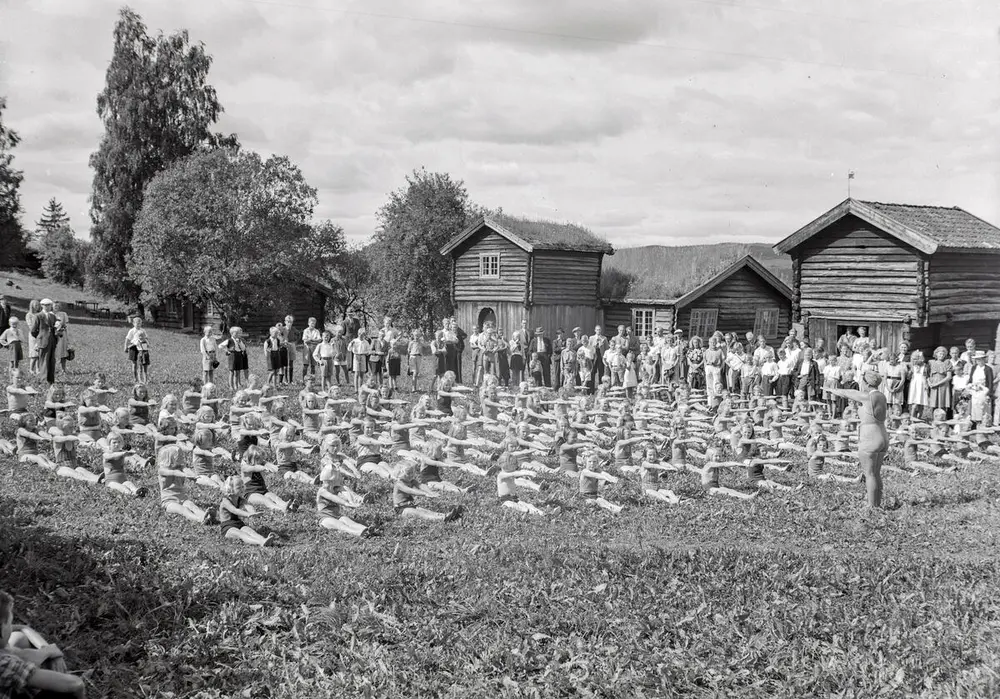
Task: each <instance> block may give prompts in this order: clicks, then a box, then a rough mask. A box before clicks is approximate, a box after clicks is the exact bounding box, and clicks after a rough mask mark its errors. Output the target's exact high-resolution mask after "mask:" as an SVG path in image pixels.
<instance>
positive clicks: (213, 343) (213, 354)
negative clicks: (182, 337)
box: [198, 325, 219, 383]
mask: <svg viewBox="0 0 1000 699" xmlns="http://www.w3.org/2000/svg"><path fill="white" fill-rule="evenodd" d="M198 350H199V351H200V352H201V373H202V382H204V383H211V382H212V377H213V376H215V369H216V367H218V366H219V338H218V336H217V335H216V334H215V332H214V331H213V330H212V326H211V325H206V326H205V327H204V328H202V335H201V340H200V341H199V342H198Z"/></svg>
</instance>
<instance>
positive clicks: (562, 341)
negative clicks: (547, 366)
mask: <svg viewBox="0 0 1000 699" xmlns="http://www.w3.org/2000/svg"><path fill="white" fill-rule="evenodd" d="M564 349H566V333H565V331H564V330H563V329H562V328H559V330H557V331H556V339H555V340H553V341H552V388H554V389H555V390H557V391H558V390H559V386H560V385H561V384H562V351H563V350H564Z"/></svg>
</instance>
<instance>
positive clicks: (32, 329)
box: [28, 299, 61, 385]
mask: <svg viewBox="0 0 1000 699" xmlns="http://www.w3.org/2000/svg"><path fill="white" fill-rule="evenodd" d="M40 306H41V312H39V313H38V314H36V315H35V316H34V317H33V318H32V319H31V325H30V326H29V328H28V331H29V333H30V335H31V337H33V338H35V343H36V347H37V348H38V371H39V372H43V371H44V372H45V381H46V382H47V383H49V384H50V385H51V384H54V383H55V382H56V343H57V342H58V337H57V333H58V332H59V331H60V330H61V328H60V327H59V325H58V320H57V318H56V314H55V313H53V312H52V299H42V302H41V304H40Z"/></svg>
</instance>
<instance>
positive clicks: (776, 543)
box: [0, 326, 1000, 697]
mask: <svg viewBox="0 0 1000 699" xmlns="http://www.w3.org/2000/svg"><path fill="white" fill-rule="evenodd" d="M76 330H77V334H76V335H75V337H76V343H77V350H78V359H77V360H76V361H75V362H74V363H73V366H72V371H73V373H72V375H71V376H70V377H69V381H68V383H69V384H70V388H71V390H77V389H79V388H80V387H82V385H83V384H84V383H85V382H86V381H89V379H90V378H91V375H92V373H93V372H94V371H96V370H97V369H98V368H100V369H102V370H105V371H107V372H108V373H109V377H110V380H111V382H112V383H113V384H115V385H116V386H118V388H119V390H121V391H124V390H125V389H127V387H128V386H129V385H130V383H131V373H130V367H129V365H128V364H127V362H126V361H125V356H124V354H123V353H122V352H121V342H122V338H123V336H124V328H118V327H102V326H80V327H78V328H76ZM151 341H152V345H153V365H152V367H151V368H152V388H153V392H154V395H156V396H157V397H159V396H161V395H162V394H163V393H165V392H166V391H168V390H169V391H176V390H178V389H180V388H181V387H182V386H183V385H184V383H185V382H186V379H187V378H189V377H190V376H194V375H196V374H197V372H198V371H199V366H198V360H197V341H196V338H193V337H191V336H184V335H176V334H171V333H166V332H162V331H156V330H153V331H151ZM251 361H252V367H253V368H254V369H255V370H261V369H262V368H263V367H262V365H263V360H262V357H261V356H260V354H259V353H257V352H255V353H254V354H253V355H252V357H251ZM219 383H220V384H221V383H224V381H220V382H219ZM296 390H297V389H296ZM9 434H10V432H9V428H7V427H5V428H4V435H5V436H9ZM795 477H796V478H797V477H798V476H797V475H796V476H795ZM137 478H138V479H139V480H142V481H144V482H146V483H149V484H152V483H153V476H152V474H151V473H149V474H142V475H137ZM998 480H1000V479H998V478H997V472H996V470H995V469H993V468H991V467H989V466H979V465H977V466H973V467H969V468H967V469H964V470H962V471H960V472H959V473H957V474H955V475H948V476H934V477H931V476H927V477H919V478H909V477H901V476H898V475H896V474H891V473H890V474H889V475H888V477H887V488H886V489H887V493H888V496H889V497H888V502H889V509H888V510H887V511H885V512H879V513H869V512H866V511H865V509H864V508H863V498H862V493H861V491H860V490H859V489H858V488H857V487H855V486H836V485H815V484H807V486H806V487H805V488H804V489H803V490H801V491H799V492H796V493H793V494H790V495H789V496H787V497H785V496H781V495H769V494H765V495H762V496H761V497H760V498H758V500H757V501H755V502H753V503H749V504H748V503H745V502H738V501H730V500H726V499H718V498H707V497H705V496H704V495H703V494H702V493H701V491H700V490H699V489H698V488H697V487H696V483H695V481H694V480H693V479H691V480H685V481H681V482H680V483H678V484H677V486H676V490H677V491H678V494H679V495H681V497H682V498H684V502H682V504H681V505H679V506H677V507H669V506H663V505H653V504H647V503H646V502H645V501H643V500H642V499H641V498H640V496H639V494H638V490H637V489H636V488H635V487H634V486H632V485H630V484H628V483H625V482H623V483H621V484H619V485H618V486H615V487H614V488H612V490H611V491H610V495H609V497H611V498H612V499H615V500H616V501H618V502H623V503H625V504H626V506H627V507H626V510H625V511H624V512H623V513H622V514H621V515H620V516H618V517H614V516H611V515H608V514H605V513H603V512H600V513H599V512H595V511H592V510H589V509H584V508H583V507H581V506H579V505H577V504H576V500H575V498H574V495H573V489H572V488H571V487H570V485H569V484H562V483H559V484H556V485H554V487H553V489H552V490H551V491H550V492H549V493H547V494H546V496H550V497H554V498H556V499H557V500H559V501H561V502H562V503H563V504H564V505H565V506H566V507H565V510H564V512H563V513H562V514H560V515H558V516H557V517H555V518H552V519H548V520H541V519H527V518H523V517H521V516H519V515H516V514H514V513H512V512H510V511H507V510H504V509H502V508H499V507H497V506H496V505H495V503H494V499H493V497H492V496H493V493H492V488H491V486H490V484H485V483H484V485H483V487H482V488H481V489H480V490H478V491H476V492H473V493H470V494H468V495H465V496H462V502H464V503H465V504H466V506H467V514H466V516H465V518H464V519H463V520H461V521H460V522H458V523H456V524H452V525H428V524H422V523H408V522H401V521H399V520H397V519H395V518H393V516H392V513H391V509H390V507H389V505H388V487H387V485H386V484H384V483H381V482H377V481H374V480H370V481H365V483H364V484H363V485H362V487H363V488H365V489H369V490H373V491H374V492H376V493H377V494H378V495H379V497H378V502H377V503H376V504H374V505H371V506H367V507H365V508H364V509H363V510H362V511H361V512H360V513H359V515H358V517H359V519H362V520H364V521H368V522H376V523H381V524H382V525H383V527H384V536H382V537H381V538H376V539H370V540H355V539H350V538H347V537H343V536H339V535H336V534H333V533H330V532H326V531H322V530H320V529H319V528H318V527H317V526H316V519H315V516H314V515H313V513H312V512H309V511H305V510H303V511H301V512H298V513H293V514H286V515H279V514H274V513H270V514H266V515H264V516H263V517H262V518H261V523H262V525H263V527H264V528H267V529H271V530H273V531H275V532H277V533H278V534H279V535H281V536H282V537H283V538H282V545H281V546H279V547H277V548H274V549H263V550H259V549H251V548H249V547H245V546H241V545H238V544H236V543H234V542H232V541H224V540H221V539H220V538H219V535H218V531H217V528H207V527H202V526H198V525H194V524H190V523H187V522H185V521H183V520H180V519H178V518H176V517H169V516H166V515H164V514H163V513H162V511H161V510H160V509H159V507H158V505H157V501H156V499H155V498H151V499H148V500H129V499H125V498H122V497H121V496H119V495H116V494H115V493H113V492H111V491H108V490H106V489H104V488H100V487H94V486H86V485H83V484H78V483H75V482H68V481H66V480H64V479H61V478H58V477H55V476H50V475H48V474H47V473H43V472H40V471H39V470H37V469H33V468H27V467H24V466H19V465H16V464H15V463H14V462H13V461H12V460H11V459H0V489H2V490H0V527H2V531H3V533H4V534H3V536H2V537H0V565H2V568H0V586H2V587H3V588H5V589H8V590H10V591H11V592H13V593H14V594H15V595H16V596H17V600H18V604H19V618H20V620H22V621H30V622H31V623H32V624H33V625H35V626H36V627H37V628H39V629H40V630H42V631H43V633H45V634H46V635H49V636H51V637H53V638H56V639H58V641H59V642H60V644H61V645H62V646H63V647H64V648H65V649H66V650H67V652H68V655H69V658H70V661H71V662H72V664H73V665H74V666H75V667H77V668H81V669H83V668H90V674H89V681H90V683H91V688H92V692H93V694H94V695H95V696H114V697H123V696H149V697H152V696H158V697H170V696H174V697H193V696H197V697H241V696H244V697H325V696H371V697H375V696H379V697H381V696H414V697H416V696H420V697H423V696H443V697H470V696H502V697H508V696H509V697H520V696H524V697H549V696H581V697H589V696H596V697H642V696H649V697H653V696H725V697H730V696H748V697H756V696H788V697H792V696H794V697H801V696H809V697H813V696H822V697H826V696H836V697H872V696H925V697H979V696H991V695H995V694H997V692H998V682H997V676H996V668H997V667H1000V638H998V629H1000V601H998V596H997V583H996V581H997V580H998V579H1000V575H998V574H1000V570H998V564H997V562H996V551H997V535H996V532H997V531H998V528H997V525H998V524H1000V517H998V510H997V506H996V504H995V503H996V502H997V499H998V496H1000V485H998ZM736 483H737V484H738V483H739V481H738V480H737V481H736ZM277 489H278V490H279V492H281V491H283V490H284V491H285V492H292V491H294V492H299V493H303V494H308V493H309V489H308V488H307V487H305V486H299V485H287V486H283V485H278V486H277ZM197 496H198V497H197V498H196V499H198V500H199V501H200V502H201V504H203V505H212V504H215V501H214V500H213V495H212V493H211V492H209V491H201V490H199V491H198V492H197ZM446 501H447V502H457V500H456V499H454V498H448V499H446Z"/></svg>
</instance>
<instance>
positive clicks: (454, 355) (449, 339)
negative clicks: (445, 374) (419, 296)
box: [441, 318, 461, 383]
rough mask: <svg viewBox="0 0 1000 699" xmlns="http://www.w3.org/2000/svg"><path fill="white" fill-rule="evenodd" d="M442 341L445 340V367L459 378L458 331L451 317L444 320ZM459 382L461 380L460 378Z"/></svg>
mask: <svg viewBox="0 0 1000 699" xmlns="http://www.w3.org/2000/svg"><path fill="white" fill-rule="evenodd" d="M442 326H443V330H442V331H441V341H442V342H444V369H445V371H450V372H453V373H454V374H455V379H456V380H459V379H458V357H459V354H458V333H457V332H456V330H455V323H454V321H453V320H452V319H451V318H445V319H444V321H443V322H442ZM459 383H461V381H460V380H459Z"/></svg>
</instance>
